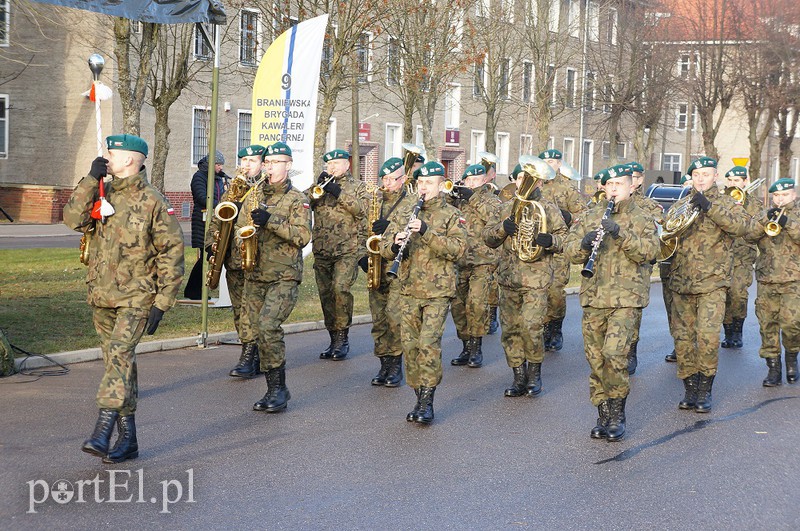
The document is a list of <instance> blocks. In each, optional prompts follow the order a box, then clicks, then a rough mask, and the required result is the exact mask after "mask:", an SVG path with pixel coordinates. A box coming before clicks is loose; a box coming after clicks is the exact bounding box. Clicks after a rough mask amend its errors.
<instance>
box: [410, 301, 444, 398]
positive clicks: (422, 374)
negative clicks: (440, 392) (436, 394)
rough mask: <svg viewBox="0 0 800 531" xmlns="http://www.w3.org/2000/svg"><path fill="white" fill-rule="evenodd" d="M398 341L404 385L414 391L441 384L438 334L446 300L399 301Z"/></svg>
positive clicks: (442, 329)
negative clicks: (399, 341)
mask: <svg viewBox="0 0 800 531" xmlns="http://www.w3.org/2000/svg"><path fill="white" fill-rule="evenodd" d="M399 301H400V307H399V311H400V312H401V317H400V339H401V342H402V345H403V354H404V355H405V357H406V383H408V385H409V386H410V387H412V388H414V389H418V388H420V387H436V386H437V385H439V383H440V382H441V381H442V334H443V333H444V322H445V320H446V319H447V312H449V311H450V299H449V298H446V297H436V298H431V299H418V298H416V297H411V296H408V295H400V297H399Z"/></svg>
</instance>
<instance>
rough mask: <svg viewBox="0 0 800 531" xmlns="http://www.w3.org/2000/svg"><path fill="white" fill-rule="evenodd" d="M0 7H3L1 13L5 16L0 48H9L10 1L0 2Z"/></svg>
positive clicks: (3, 0)
mask: <svg viewBox="0 0 800 531" xmlns="http://www.w3.org/2000/svg"><path fill="white" fill-rule="evenodd" d="M0 5H2V6H3V11H4V12H5V14H6V20H5V28H4V31H3V33H4V34H5V38H4V39H3V40H1V41H0V48H5V47H7V46H11V1H10V0H0Z"/></svg>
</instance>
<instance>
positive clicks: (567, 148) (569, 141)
mask: <svg viewBox="0 0 800 531" xmlns="http://www.w3.org/2000/svg"><path fill="white" fill-rule="evenodd" d="M562 154H563V156H564V162H566V163H567V164H569V165H570V166H572V165H573V163H574V162H575V139H574V138H565V139H564V149H563V150H562Z"/></svg>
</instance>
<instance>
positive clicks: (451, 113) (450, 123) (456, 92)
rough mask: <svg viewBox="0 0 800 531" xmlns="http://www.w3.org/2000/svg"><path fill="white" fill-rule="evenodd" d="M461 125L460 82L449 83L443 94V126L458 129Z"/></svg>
mask: <svg viewBox="0 0 800 531" xmlns="http://www.w3.org/2000/svg"><path fill="white" fill-rule="evenodd" d="M460 126H461V84H460V83H450V86H449V88H448V90H447V92H446V93H445V95H444V128H445V129H459V128H460Z"/></svg>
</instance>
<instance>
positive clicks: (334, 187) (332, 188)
mask: <svg viewBox="0 0 800 531" xmlns="http://www.w3.org/2000/svg"><path fill="white" fill-rule="evenodd" d="M322 189H323V190H325V191H326V192H328V193H329V194H331V195H332V196H333V197H335V198H336V199H339V195H340V194H341V193H342V187H341V186H339V185H338V184H336V181H331V182H329V183H328V184H326V185H325V186H323V187H322Z"/></svg>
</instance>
